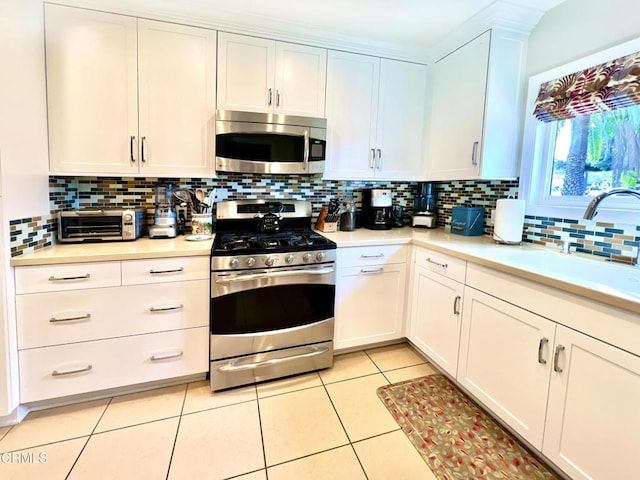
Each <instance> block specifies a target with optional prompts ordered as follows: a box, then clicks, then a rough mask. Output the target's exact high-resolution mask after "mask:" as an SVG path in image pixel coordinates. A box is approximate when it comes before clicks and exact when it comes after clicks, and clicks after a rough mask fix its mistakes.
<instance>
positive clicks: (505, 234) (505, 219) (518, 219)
mask: <svg viewBox="0 0 640 480" xmlns="http://www.w3.org/2000/svg"><path fill="white" fill-rule="evenodd" d="M523 227H524V200H516V199H514V198H501V199H500V200H498V201H497V202H496V213H495V218H494V226H493V238H494V240H497V241H498V242H500V243H520V242H521V241H522V230H523Z"/></svg>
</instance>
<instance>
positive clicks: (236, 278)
mask: <svg viewBox="0 0 640 480" xmlns="http://www.w3.org/2000/svg"><path fill="white" fill-rule="evenodd" d="M335 271H336V269H335V267H326V268H315V269H305V270H284V271H277V272H263V273H244V274H240V275H224V276H222V277H221V278H218V279H216V283H235V282H246V281H249V280H259V279H262V278H272V277H291V276H297V275H326V274H327V273H333V272H335Z"/></svg>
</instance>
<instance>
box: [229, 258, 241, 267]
mask: <svg viewBox="0 0 640 480" xmlns="http://www.w3.org/2000/svg"><path fill="white" fill-rule="evenodd" d="M239 264H240V260H238V259H237V258H232V259H231V261H230V262H229V266H230V267H231V268H237V267H238V265H239Z"/></svg>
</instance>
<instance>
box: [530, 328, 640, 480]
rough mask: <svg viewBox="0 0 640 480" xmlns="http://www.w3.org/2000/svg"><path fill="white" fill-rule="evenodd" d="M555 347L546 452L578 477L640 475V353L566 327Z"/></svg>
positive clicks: (593, 479)
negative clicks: (639, 450)
mask: <svg viewBox="0 0 640 480" xmlns="http://www.w3.org/2000/svg"><path fill="white" fill-rule="evenodd" d="M555 352H557V359H555V360H554V361H553V372H552V373H551V383H550V389H549V406H548V408H547V422H546V427H545V432H544V445H543V448H542V451H543V453H544V454H545V455H546V456H547V457H548V458H549V459H550V460H552V461H553V462H554V463H555V464H556V465H558V466H559V467H560V468H561V469H562V470H564V471H565V472H566V473H567V474H568V475H569V476H570V477H571V478H572V479H574V480H578V479H584V480H587V479H589V480H608V479H614V478H617V479H623V478H624V479H632V478H640V463H638V461H637V458H636V457H637V456H638V449H639V448H640V410H639V408H638V406H639V405H640V357H637V356H635V355H632V354H630V353H628V352H625V351H624V350H621V349H619V348H616V347H613V346H611V345H609V344H606V343H604V342H601V341H599V340H595V339H594V338H591V337H589V336H587V335H584V334H582V333H579V332H576V331H574V330H571V329H569V328H566V327H563V326H558V330H557V334H556V344H555V347H554V353H555ZM555 356H556V355H554V357H555ZM549 363H552V362H551V361H550V362H549Z"/></svg>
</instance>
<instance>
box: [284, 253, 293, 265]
mask: <svg viewBox="0 0 640 480" xmlns="http://www.w3.org/2000/svg"><path fill="white" fill-rule="evenodd" d="M293 259H294V256H293V254H291V253H290V254H289V255H287V256H286V257H285V259H284V261H285V262H287V263H293Z"/></svg>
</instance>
